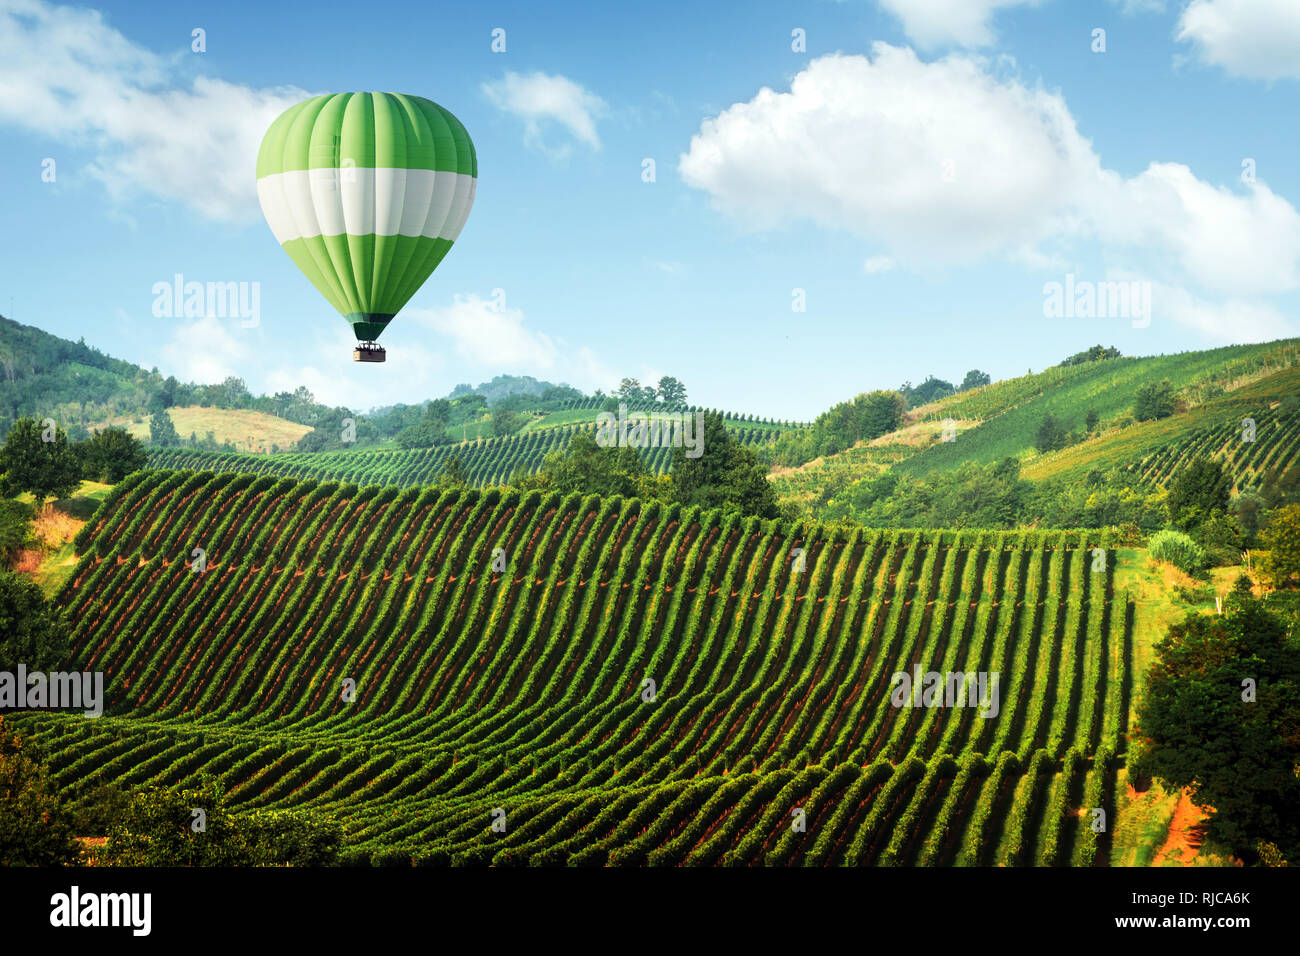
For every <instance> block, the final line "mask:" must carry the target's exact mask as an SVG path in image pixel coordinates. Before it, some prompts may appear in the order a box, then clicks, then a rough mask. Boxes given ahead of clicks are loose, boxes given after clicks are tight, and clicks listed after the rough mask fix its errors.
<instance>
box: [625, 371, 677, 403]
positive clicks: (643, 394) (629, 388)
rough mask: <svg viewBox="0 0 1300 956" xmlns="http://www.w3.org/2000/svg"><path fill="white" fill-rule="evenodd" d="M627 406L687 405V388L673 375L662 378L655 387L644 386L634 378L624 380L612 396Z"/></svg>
mask: <svg viewBox="0 0 1300 956" xmlns="http://www.w3.org/2000/svg"><path fill="white" fill-rule="evenodd" d="M610 397H611V398H613V399H615V402H614V404H615V407H617V404H618V402H623V403H625V404H627V405H632V404H636V405H653V404H663V405H685V404H686V386H685V385H683V384H682V383H681V382H680V381H678V380H677V379H675V378H673V377H672V376H671V375H664V376H662V377H661V378H660V379H659V381H658V383H657V384H655V385H642V384H641V383H640V382H639V381H637V380H636V379H634V378H624V379H622V380H621V381H620V382H619V383H618V388H616V389H614V392H613V394H612V395H611V396H610Z"/></svg>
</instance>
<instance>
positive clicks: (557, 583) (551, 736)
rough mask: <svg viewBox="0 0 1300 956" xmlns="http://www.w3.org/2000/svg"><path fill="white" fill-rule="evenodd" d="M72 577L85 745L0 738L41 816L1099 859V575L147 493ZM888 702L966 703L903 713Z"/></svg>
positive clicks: (407, 503)
mask: <svg viewBox="0 0 1300 956" xmlns="http://www.w3.org/2000/svg"><path fill="white" fill-rule="evenodd" d="M76 543H77V547H78V550H79V553H82V554H83V557H82V559H81V561H80V563H79V564H78V566H77V568H76V570H75V571H74V573H73V575H72V576H71V578H70V579H69V580H68V582H67V584H66V585H65V586H64V588H63V590H62V591H61V592H60V594H59V595H58V599H59V601H60V602H61V603H62V604H63V605H64V606H65V607H66V608H67V609H68V612H69V617H70V620H72V621H74V622H75V625H74V626H75V630H74V633H73V646H74V649H75V650H74V653H73V660H72V661H71V662H70V664H72V665H75V666H76V667H79V668H88V669H103V670H104V671H105V672H106V684H107V699H108V706H107V710H106V716H104V717H102V718H99V719H97V720H87V719H85V718H84V717H82V716H80V715H79V714H64V713H27V714H24V715H22V716H20V717H19V718H18V721H19V722H20V723H21V724H22V725H23V726H24V728H25V729H26V731H27V732H29V733H31V734H33V735H34V736H35V737H36V738H38V739H39V741H40V743H41V744H42V745H43V746H44V747H45V749H46V752H47V753H49V754H50V755H51V758H52V765H53V768H54V772H55V775H56V777H57V780H58V782H59V783H61V784H64V785H68V786H72V787H75V788H93V787H95V786H96V785H97V784H99V783H102V782H104V781H109V780H113V781H117V782H119V783H122V784H128V785H138V784H148V783H154V784H166V785H183V784H186V783H190V782H193V781H194V780H195V779H196V777H197V775H198V774H200V773H202V772H207V773H212V774H216V775H218V776H219V777H221V778H222V780H223V781H224V782H225V784H226V786H227V787H228V789H229V791H230V793H231V798H232V802H233V803H235V804H236V805H237V806H242V807H269V808H277V807H286V808H287V807H301V806H311V807H316V808H320V809H322V810H327V811H330V812H332V813H334V814H337V815H338V817H339V818H341V819H342V820H343V821H344V822H345V826H346V828H347V832H348V834H349V845H350V847H351V849H350V850H349V854H350V856H351V858H352V859H354V860H356V861H365V860H369V861H371V862H379V863H409V862H414V863H421V864H447V863H452V864H487V863H493V864H497V865H526V864H531V865H539V864H565V863H567V864H570V865H602V864H610V865H655V866H666V865H714V864H720V865H729V866H750V865H758V864H769V865H911V864H921V865H946V864H958V865H982V864H992V863H998V862H1004V863H1009V864H1029V863H1069V862H1075V863H1079V862H1092V861H1096V862H1104V861H1105V859H1106V854H1107V843H1106V836H1105V834H1102V835H1101V836H1100V837H1098V835H1096V834H1094V833H1092V831H1091V830H1090V829H1089V828H1088V827H1087V826H1086V825H1084V824H1081V823H1080V818H1079V816H1078V809H1079V808H1080V807H1091V806H1105V805H1106V804H1105V801H1106V800H1107V799H1109V797H1108V795H1109V794H1110V793H1111V792H1112V790H1113V777H1112V776H1111V774H1112V773H1113V768H1114V764H1115V759H1114V758H1115V755H1122V753H1123V749H1124V739H1125V738H1124V731H1125V729H1126V727H1127V723H1128V720H1127V711H1128V692H1129V691H1128V688H1129V681H1128V674H1129V665H1130V652H1129V647H1130V630H1131V620H1132V618H1131V613H1130V610H1131V609H1130V606H1129V605H1128V604H1127V603H1126V601H1125V599H1124V598H1123V597H1122V596H1121V595H1118V594H1116V593H1115V591H1114V589H1113V587H1112V575H1113V572H1114V564H1115V557H1116V555H1115V552H1113V551H1108V550H1096V551H1094V550H1093V549H1094V548H1102V549H1104V548H1106V547H1107V546H1108V543H1109V542H1107V541H1104V540H1091V539H1085V538H1084V537H1083V536H1082V534H1081V533H1075V532H1047V533H1042V532H1006V533H1000V532H913V531H897V532H894V531H891V532H880V531H865V530H862V531H854V532H852V533H846V532H843V531H840V530H834V529H827V528H823V527H820V526H804V525H795V526H786V525H783V524H781V523H776V522H764V521H759V520H757V519H741V518H738V517H734V516H733V517H723V516H722V515H721V514H720V513H719V512H705V513H701V512H699V511H698V510H694V509H692V510H682V509H680V508H679V507H677V506H665V505H662V504H660V503H643V502H640V501H637V500H622V499H617V498H614V499H600V498H597V497H594V496H593V497H586V498H583V497H579V496H576V495H574V496H569V497H566V498H560V497H558V496H550V497H544V496H542V495H540V494H538V493H531V494H528V495H525V496H520V495H519V494H518V493H515V492H509V491H506V492H503V491H501V490H499V489H491V490H488V491H485V492H484V491H477V490H468V491H456V490H452V491H446V492H438V491H435V490H432V489H414V488H413V489H399V488H395V487H386V488H378V487H374V486H371V487H366V488H362V489H358V488H357V487H356V485H353V484H341V483H336V482H317V481H314V480H305V481H297V480H292V479H286V478H277V477H275V476H270V475H263V476H256V475H233V474H213V473H210V472H203V473H191V472H163V471H157V472H142V473H137V474H136V475H134V476H132V477H131V478H129V479H128V480H127V481H125V482H122V483H121V484H119V485H118V486H117V487H116V488H115V489H114V491H113V493H112V495H111V496H110V498H109V500H108V501H107V502H106V503H105V505H104V506H103V507H102V508H101V509H100V511H99V513H97V515H96V517H95V518H94V519H93V520H92V521H91V522H90V523H88V524H87V525H86V527H85V528H84V529H83V531H82V534H81V535H80V536H79V538H78V540H77V542H76ZM194 548H202V549H203V550H204V552H205V554H206V570H204V571H203V572H202V573H198V572H197V571H196V570H195V569H193V568H192V567H191V563H190V557H191V555H192V554H193V549H194ZM496 549H500V551H497V550H496ZM501 560H504V561H505V565H504V568H505V569H504V571H501V570H499V568H500V567H501V565H500V563H499V562H500V561H501ZM494 561H496V562H498V563H497V565H496V567H497V569H498V570H494V569H493V563H494ZM914 668H915V669H919V672H928V671H938V672H945V673H946V672H972V673H974V672H979V673H984V674H985V675H986V676H987V678H988V679H986V680H984V682H983V683H982V684H980V683H979V682H978V681H977V682H976V683H975V685H974V686H972V688H971V694H972V699H971V700H966V699H965V696H966V695H965V694H964V693H963V694H961V695H960V696H957V697H955V698H954V699H950V700H948V701H946V703H949V704H953V705H954V706H921V705H924V704H933V703H935V700H934V698H933V693H934V692H933V689H929V690H926V691H925V693H924V694H923V693H921V691H920V689H919V688H918V691H917V694H916V696H915V697H912V696H909V694H908V692H907V691H906V689H905V688H904V687H902V686H901V685H899V684H898V678H897V677H896V675H897V674H900V673H906V674H912V673H913V672H914ZM993 675H996V678H997V680H996V682H995V681H994V680H993V679H992V678H993ZM345 679H350V680H352V681H355V689H356V693H355V699H354V700H351V701H348V700H345V699H344V694H343V693H342V689H343V686H344V684H343V682H344V680H345ZM958 684H960V681H958V682H954V684H953V685H952V690H953V691H954V692H956V691H957V690H958ZM979 689H982V690H983V691H985V695H986V696H984V697H982V698H979V699H980V700H982V701H983V702H984V704H985V706H962V704H970V703H974V702H975V701H974V697H975V695H976V692H977V690H979ZM926 694H928V695H930V696H928V697H927V696H926ZM943 694H944V688H940V690H939V701H940V702H944V700H943ZM913 702H915V703H916V704H917V706H910V705H909V704H911V703H913ZM796 811H798V812H796ZM1108 813H1111V810H1110V809H1109V808H1108ZM1111 816H1113V813H1111ZM799 822H801V823H802V826H800V825H798V823H799ZM494 823H496V824H497V825H496V826H495V827H494Z"/></svg>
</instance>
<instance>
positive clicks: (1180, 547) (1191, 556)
mask: <svg viewBox="0 0 1300 956" xmlns="http://www.w3.org/2000/svg"><path fill="white" fill-rule="evenodd" d="M1150 550H1151V557H1153V558H1155V559H1156V560H1157V561H1168V562H1169V563H1170V564H1172V565H1173V566H1174V567H1176V568H1178V569H1179V570H1180V571H1185V572H1187V573H1188V574H1196V573H1197V572H1198V571H1200V570H1201V569H1203V568H1204V567H1205V552H1204V551H1203V550H1201V547H1200V546H1199V545H1198V544H1197V543H1196V542H1195V541H1193V540H1192V539H1191V538H1190V537H1189V536H1188V535H1185V534H1183V533H1182V532H1181V531H1174V530H1172V529H1169V528H1166V529H1165V530H1164V531H1160V532H1157V533H1156V534H1155V535H1153V536H1152V538H1151V546H1150Z"/></svg>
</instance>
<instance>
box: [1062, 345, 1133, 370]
mask: <svg viewBox="0 0 1300 956" xmlns="http://www.w3.org/2000/svg"><path fill="white" fill-rule="evenodd" d="M1119 357H1120V352H1119V349H1117V348H1115V347H1114V346H1113V345H1112V346H1110V347H1109V348H1103V347H1102V346H1100V345H1094V346H1093V347H1092V348H1090V349H1085V350H1084V351H1082V352H1076V353H1075V354H1074V355H1071V356H1070V357H1069V358H1068V359H1066V360H1065V361H1064V362H1062V363H1061V365H1063V366H1069V365H1083V364H1084V363H1086V362H1097V361H1100V360H1102V359H1113V358H1119Z"/></svg>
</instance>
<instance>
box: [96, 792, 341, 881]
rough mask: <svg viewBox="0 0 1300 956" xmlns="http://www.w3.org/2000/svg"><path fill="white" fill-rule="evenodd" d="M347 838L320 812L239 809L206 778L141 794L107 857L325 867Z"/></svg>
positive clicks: (123, 862)
mask: <svg viewBox="0 0 1300 956" xmlns="http://www.w3.org/2000/svg"><path fill="white" fill-rule="evenodd" d="M196 810H199V811H202V816H201V817H198V816H196V815H195V811H196ZM200 820H201V823H202V826H201V829H196V822H197V821H200ZM340 839H341V831H340V829H339V827H338V825H337V823H335V822H334V820H333V819H332V818H331V817H328V816H326V815H323V814H320V813H318V812H315V811H283V810H282V811H253V812H251V813H233V812H232V811H231V810H230V808H229V806H228V805H227V802H226V794H225V790H224V788H223V787H222V786H221V784H220V782H219V781H217V780H216V779H215V778H213V777H204V778H202V779H201V780H200V781H199V784H198V786H196V787H193V788H189V789H183V790H168V789H164V788H161V787H149V788H148V789H146V790H143V791H141V792H139V793H137V794H135V795H134V796H133V797H132V799H131V801H130V803H129V804H128V805H127V807H126V808H125V809H124V810H123V812H122V813H121V815H120V818H119V819H118V820H117V822H116V823H115V824H114V825H113V826H112V827H111V828H110V829H109V831H108V842H107V843H106V844H105V846H104V850H103V852H102V854H101V857H100V858H101V859H102V860H103V861H104V862H107V863H110V864H113V865H117V866H277V865H291V866H319V865H324V864H329V863H333V862H335V860H336V858H337V852H338V846H339V842H340Z"/></svg>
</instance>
